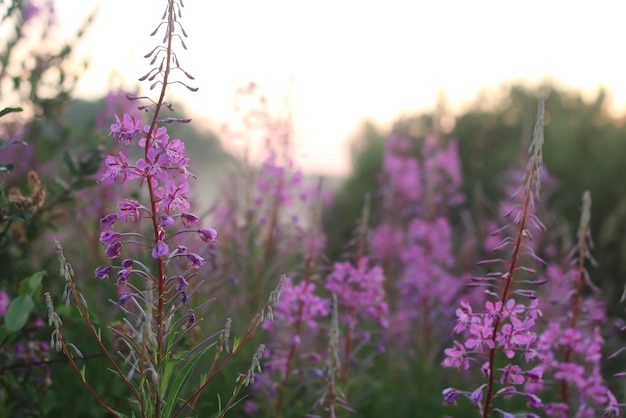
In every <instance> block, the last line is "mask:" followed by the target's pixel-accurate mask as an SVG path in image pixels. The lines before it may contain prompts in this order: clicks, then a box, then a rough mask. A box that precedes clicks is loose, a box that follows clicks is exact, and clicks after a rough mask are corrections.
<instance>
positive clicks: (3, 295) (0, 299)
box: [0, 289, 11, 317]
mask: <svg viewBox="0 0 626 418" xmlns="http://www.w3.org/2000/svg"><path fill="white" fill-rule="evenodd" d="M9 303H11V299H10V298H9V295H8V294H7V292H6V291H5V290H4V289H2V290H0V317H2V316H4V315H5V314H6V313H7V309H8V308H9Z"/></svg>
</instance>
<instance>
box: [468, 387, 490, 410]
mask: <svg viewBox="0 0 626 418" xmlns="http://www.w3.org/2000/svg"><path fill="white" fill-rule="evenodd" d="M485 386H487V385H486V384H483V385H480V387H478V388H477V389H476V390H474V391H473V392H472V394H471V395H470V401H472V403H473V404H475V405H478V404H480V402H481V401H482V400H483V389H484V387H485Z"/></svg>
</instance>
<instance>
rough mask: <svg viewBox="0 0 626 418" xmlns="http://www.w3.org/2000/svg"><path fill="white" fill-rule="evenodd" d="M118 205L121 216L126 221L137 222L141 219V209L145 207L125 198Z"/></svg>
mask: <svg viewBox="0 0 626 418" xmlns="http://www.w3.org/2000/svg"><path fill="white" fill-rule="evenodd" d="M117 207H118V208H119V209H120V210H121V213H120V215H119V218H120V220H121V221H124V222H128V221H130V222H136V221H137V220H138V219H139V210H140V209H145V207H144V206H143V205H141V204H140V203H139V202H137V201H136V200H132V199H124V201H122V202H120V203H118V204H117Z"/></svg>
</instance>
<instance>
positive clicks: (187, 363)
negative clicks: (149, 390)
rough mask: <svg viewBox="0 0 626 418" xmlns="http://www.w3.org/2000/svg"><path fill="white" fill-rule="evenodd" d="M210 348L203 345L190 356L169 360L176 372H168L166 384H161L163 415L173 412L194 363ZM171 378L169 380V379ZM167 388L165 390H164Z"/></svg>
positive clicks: (168, 415) (194, 366)
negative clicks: (183, 358) (163, 405)
mask: <svg viewBox="0 0 626 418" xmlns="http://www.w3.org/2000/svg"><path fill="white" fill-rule="evenodd" d="M210 348H211V345H208V346H206V347H204V348H203V349H202V350H200V351H199V352H197V353H195V354H194V355H193V356H192V357H191V358H189V359H186V360H182V355H179V356H178V358H176V359H172V360H169V361H170V362H171V363H169V364H168V365H169V366H172V367H175V368H176V373H174V374H171V373H169V374H168V377H167V380H168V382H167V384H165V385H164V386H161V388H163V391H162V392H161V397H162V399H163V400H164V404H165V408H164V410H163V416H165V417H170V416H172V414H173V413H174V410H175V409H174V408H175V407H176V405H179V400H180V396H181V394H182V392H183V389H184V388H185V387H186V383H187V382H188V381H189V378H190V377H191V374H192V372H194V371H196V365H197V364H198V361H199V360H200V358H202V357H203V356H204V354H205V353H206V352H207V351H208V350H209V349H210ZM170 380H171V381H170ZM164 388H167V390H164Z"/></svg>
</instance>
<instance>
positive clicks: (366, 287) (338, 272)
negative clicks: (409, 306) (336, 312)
mask: <svg viewBox="0 0 626 418" xmlns="http://www.w3.org/2000/svg"><path fill="white" fill-rule="evenodd" d="M368 265H369V260H368V259H367V257H362V258H360V259H359V260H358V262H357V266H356V267H355V266H354V265H353V264H352V263H350V262H343V263H335V265H334V267H333V271H332V273H331V274H330V275H328V276H327V277H326V289H328V290H329V291H330V292H333V293H335V294H336V295H337V298H338V300H339V305H340V306H342V307H344V308H345V309H346V310H347V311H348V314H347V315H343V316H341V317H340V318H341V319H343V321H345V322H347V323H348V325H351V323H352V322H353V321H355V320H356V319H357V317H361V318H362V319H364V320H367V319H373V320H375V321H376V322H378V324H379V325H380V326H381V327H383V328H387V326H388V325H389V324H388V315H389V309H388V307H387V302H386V300H385V289H384V287H383V284H384V281H385V276H384V273H383V269H382V268H381V267H379V266H375V267H372V268H371V269H369V268H368Z"/></svg>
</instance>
